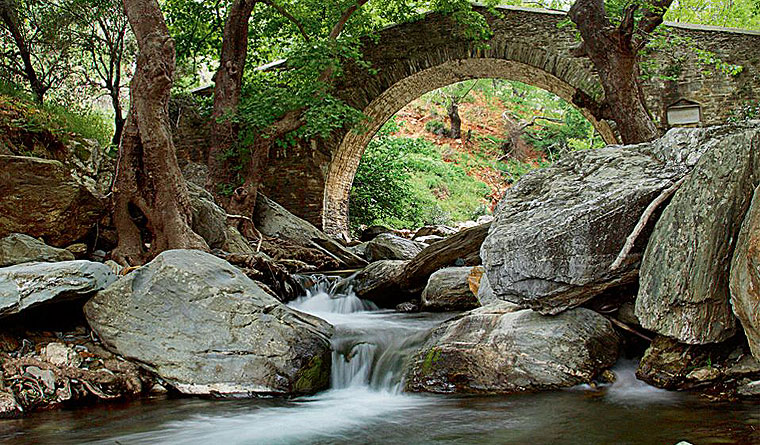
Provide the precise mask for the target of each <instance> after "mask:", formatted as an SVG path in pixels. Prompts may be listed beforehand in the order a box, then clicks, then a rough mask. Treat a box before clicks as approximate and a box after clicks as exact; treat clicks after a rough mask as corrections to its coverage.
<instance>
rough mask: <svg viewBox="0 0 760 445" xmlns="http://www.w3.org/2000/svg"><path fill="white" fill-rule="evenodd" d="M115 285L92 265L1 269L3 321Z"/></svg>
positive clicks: (106, 269) (98, 266)
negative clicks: (33, 308) (35, 308)
mask: <svg viewBox="0 0 760 445" xmlns="http://www.w3.org/2000/svg"><path fill="white" fill-rule="evenodd" d="M114 281H116V275H114V273H113V272H112V271H111V268H110V267H108V266H106V265H105V264H102V263H92V262H90V261H63V262H59V263H25V264H19V265H16V266H11V267H5V268H2V269H0V317H4V316H7V315H13V314H17V313H19V312H21V311H23V310H25V309H29V308H31V307H35V306H40V305H44V304H51V303H59V302H62V301H68V300H76V299H82V298H86V297H88V296H90V295H92V294H94V293H95V292H97V291H99V290H101V289H104V288H105V287H106V286H108V285H110V284H111V283H113V282H114Z"/></svg>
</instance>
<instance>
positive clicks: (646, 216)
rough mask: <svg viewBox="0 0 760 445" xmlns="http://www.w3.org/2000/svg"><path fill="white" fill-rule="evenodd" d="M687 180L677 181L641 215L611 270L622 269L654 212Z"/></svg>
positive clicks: (684, 178)
mask: <svg viewBox="0 0 760 445" xmlns="http://www.w3.org/2000/svg"><path fill="white" fill-rule="evenodd" d="M686 178H688V176H684V177H683V178H681V179H680V180H678V181H676V183H675V184H673V185H671V186H670V187H669V188H668V189H666V190H664V191H663V192H662V193H660V196H658V197H657V198H656V199H655V200H654V201H652V202H651V203H650V204H649V206H648V207H647V208H646V210H645V211H644V213H643V214H642V215H641V218H640V219H639V222H638V223H637V224H636V227H634V229H633V232H631V234H630V235H628V238H627V239H626V240H625V245H624V246H623V250H621V251H620V253H619V254H618V256H617V258H616V259H615V262H613V263H612V265H610V270H617V269H619V268H620V266H621V265H622V264H623V261H625V259H626V258H627V257H628V254H630V253H631V250H633V245H634V244H635V243H636V239H637V238H638V237H639V235H641V232H642V231H643V230H644V228H645V227H646V226H647V224H648V223H649V220H650V219H651V218H652V215H654V212H655V211H656V210H657V208H658V207H660V205H661V204H662V203H663V202H665V201H667V199H668V198H670V197H671V196H673V193H675V192H676V191H677V190H678V189H679V187H681V184H683V183H684V181H686Z"/></svg>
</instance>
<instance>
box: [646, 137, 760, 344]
mask: <svg viewBox="0 0 760 445" xmlns="http://www.w3.org/2000/svg"><path fill="white" fill-rule="evenodd" d="M703 131H707V133H708V134H710V133H712V134H714V136H713V137H711V138H710V139H709V140H707V141H704V142H701V146H702V147H703V148H705V149H707V151H706V153H705V154H704V155H703V156H702V157H701V159H700V160H699V163H698V164H697V166H696V167H695V169H694V171H693V172H692V174H691V175H690V176H689V178H688V179H687V180H686V182H684V184H683V185H682V186H681V188H680V189H679V190H678V191H677V192H676V194H675V195H674V196H673V199H672V201H671V202H670V204H668V206H667V208H666V209H665V211H664V212H663V214H662V216H661V217H660V219H659V220H658V221H657V224H656V226H655V229H654V232H653V233H652V236H651V238H650V240H649V244H648V246H647V249H646V253H645V254H644V259H643V261H642V264H641V280H640V290H639V295H638V297H637V299H636V316H637V317H638V318H639V320H640V321H641V325H642V326H643V327H644V328H646V329H649V330H651V331H654V332H657V333H658V334H661V335H666V336H669V337H673V338H676V339H678V340H679V341H681V342H684V343H690V344H707V343H717V342H721V341H724V340H727V339H729V338H731V337H732V336H733V335H734V333H735V332H736V319H735V318H734V314H733V313H732V311H731V306H730V304H729V288H728V276H729V266H730V262H731V254H732V252H733V248H734V243H735V240H736V238H737V235H738V234H739V229H740V227H741V224H742V220H743V219H744V214H745V211H746V209H747V208H748V207H749V204H750V201H751V200H752V194H753V192H754V190H755V187H756V186H757V185H758V183H760V156H758V153H760V127H738V128H734V127H717V128H715V129H711V130H703ZM695 142H697V143H699V142H698V141H695ZM748 242H750V240H749V239H746V237H745V240H744V243H743V246H745V247H742V250H741V251H740V252H738V255H740V256H743V257H745V258H747V255H748V252H747V248H748V247H747V246H748V244H747V243H748ZM686 246H688V248H687V247H686ZM742 252H744V253H742ZM749 255H751V254H749ZM741 261H746V259H741V258H739V259H737V262H741ZM750 261H751V260H750ZM737 266H738V267H737V273H742V272H741V271H742V268H741V267H740V266H739V265H737ZM745 267H746V266H745ZM744 270H745V272H744V277H746V278H741V277H739V276H738V275H736V274H735V281H736V284H737V291H741V288H742V286H748V285H749V281H747V280H749V278H750V276H751V275H749V276H748V275H746V269H744ZM754 273H755V274H756V273H757V272H756V271H755V272H754ZM749 298H751V297H749ZM755 298H756V297H755ZM739 299H743V297H738V299H737V300H736V301H737V302H738V301H739ZM755 307H756V306H755ZM746 319H747V318H746V317H745V320H746Z"/></svg>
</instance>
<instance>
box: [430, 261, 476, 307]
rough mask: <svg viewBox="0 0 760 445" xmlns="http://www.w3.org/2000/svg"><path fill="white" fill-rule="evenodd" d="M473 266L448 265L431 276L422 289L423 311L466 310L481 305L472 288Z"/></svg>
mask: <svg viewBox="0 0 760 445" xmlns="http://www.w3.org/2000/svg"><path fill="white" fill-rule="evenodd" d="M472 269H473V268H472V267H447V268H445V269H441V270H439V271H437V272H435V273H434V274H433V275H431V276H430V279H429V280H428V284H427V286H425V290H423V291H422V310H423V311H466V310H470V309H475V308H476V307H478V306H480V303H479V302H478V298H477V297H476V296H475V294H474V293H473V292H472V290H471V289H470V283H469V278H470V273H471V272H472Z"/></svg>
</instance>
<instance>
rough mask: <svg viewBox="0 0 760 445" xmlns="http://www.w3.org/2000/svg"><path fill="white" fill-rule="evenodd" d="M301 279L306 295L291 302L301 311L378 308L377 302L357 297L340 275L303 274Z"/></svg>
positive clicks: (338, 311)
mask: <svg viewBox="0 0 760 445" xmlns="http://www.w3.org/2000/svg"><path fill="white" fill-rule="evenodd" d="M299 281H300V282H301V283H302V285H303V287H304V289H306V295H305V296H303V297H301V298H298V299H297V300H295V301H294V302H292V303H291V304H290V306H291V307H293V308H295V309H298V310H299V311H302V312H307V313H310V314H320V313H333V314H351V313H354V312H363V311H373V310H377V309H378V308H377V305H375V303H372V302H371V301H365V300H362V299H360V298H359V297H357V296H356V294H354V292H353V291H352V290H351V287H350V286H348V287H346V286H345V285H343V283H342V282H343V280H342V279H341V278H340V277H329V276H325V275H312V276H310V277H303V276H301V277H299Z"/></svg>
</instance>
